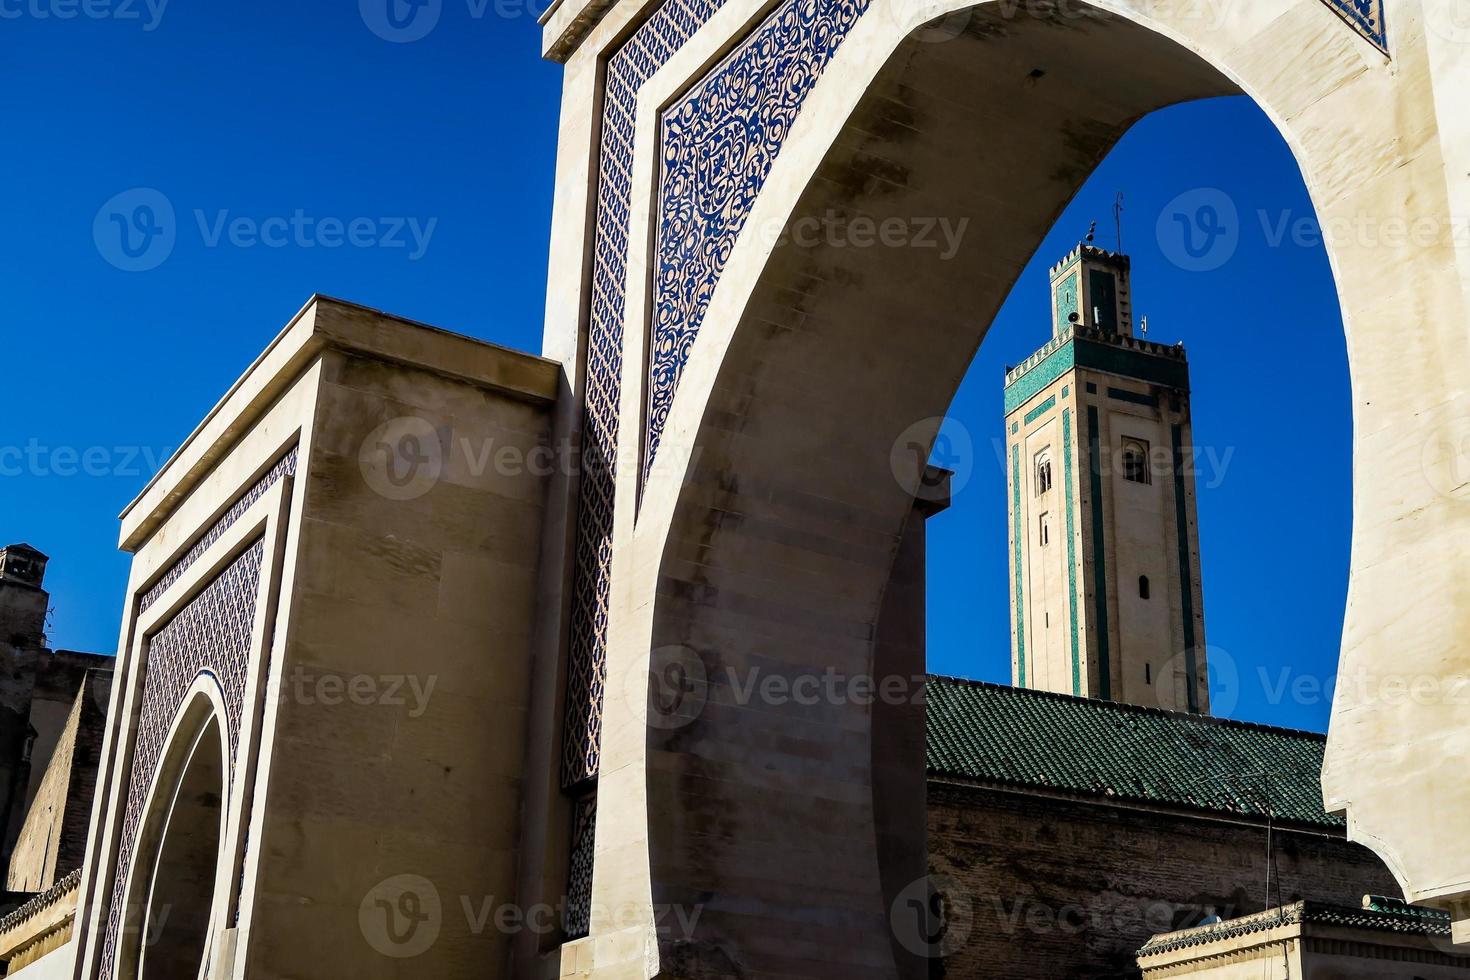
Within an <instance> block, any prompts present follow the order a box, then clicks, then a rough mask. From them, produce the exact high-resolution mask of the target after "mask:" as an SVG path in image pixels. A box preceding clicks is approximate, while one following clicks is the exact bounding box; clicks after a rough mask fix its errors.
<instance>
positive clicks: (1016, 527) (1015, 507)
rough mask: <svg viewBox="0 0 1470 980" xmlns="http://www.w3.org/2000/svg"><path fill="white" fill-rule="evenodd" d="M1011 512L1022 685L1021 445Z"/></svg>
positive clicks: (1015, 455) (1014, 464) (1014, 450)
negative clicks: (1012, 515) (1014, 542)
mask: <svg viewBox="0 0 1470 980" xmlns="http://www.w3.org/2000/svg"><path fill="white" fill-rule="evenodd" d="M1011 513H1013V514H1014V515H1015V519H1014V520H1012V521H1011V536H1012V537H1014V538H1015V539H1016V544H1015V549H1016V551H1015V559H1014V564H1015V569H1016V665H1017V667H1018V670H1017V679H1016V683H1018V684H1020V685H1021V686H1022V687H1025V686H1026V612H1025V610H1026V607H1025V605H1024V604H1023V602H1024V596H1023V594H1022V589H1021V571H1022V567H1021V535H1022V534H1024V533H1025V531H1026V529H1025V528H1024V527H1022V526H1021V447H1020V446H1012V447H1011Z"/></svg>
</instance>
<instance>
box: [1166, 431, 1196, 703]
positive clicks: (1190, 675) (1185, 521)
mask: <svg viewBox="0 0 1470 980" xmlns="http://www.w3.org/2000/svg"><path fill="white" fill-rule="evenodd" d="M1182 438H1183V437H1182V429H1181V427H1180V426H1179V425H1177V424H1175V425H1171V426H1170V427H1169V441H1170V445H1171V448H1172V449H1173V462H1174V524H1175V529H1176V530H1177V531H1178V537H1179V604H1180V607H1181V610H1180V614H1181V616H1182V617H1183V619H1184V675H1185V683H1186V685H1187V686H1188V688H1189V710H1190V711H1199V691H1198V690H1197V687H1198V684H1199V668H1198V666H1197V665H1196V663H1195V646H1194V644H1195V637H1194V576H1193V575H1192V574H1190V568H1191V566H1192V564H1193V563H1192V562H1190V560H1189V507H1188V504H1187V502H1186V501H1185V499H1184V447H1183V446H1182V445H1181V442H1182Z"/></svg>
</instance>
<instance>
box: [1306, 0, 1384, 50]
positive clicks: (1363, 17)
mask: <svg viewBox="0 0 1470 980" xmlns="http://www.w3.org/2000/svg"><path fill="white" fill-rule="evenodd" d="M1322 2H1323V3H1325V4H1327V6H1329V7H1331V8H1332V9H1333V10H1335V11H1337V13H1338V15H1339V16H1340V17H1342V19H1343V20H1345V21H1347V22H1348V23H1349V24H1351V25H1352V27H1353V29H1354V30H1355V31H1357V32H1358V33H1359V34H1361V35H1363V36H1364V37H1365V38H1367V39H1368V40H1369V41H1371V42H1372V43H1373V46H1374V47H1376V48H1377V49H1378V50H1379V51H1382V52H1383V53H1384V54H1388V23H1387V22H1386V21H1385V20H1384V17H1383V0H1322Z"/></svg>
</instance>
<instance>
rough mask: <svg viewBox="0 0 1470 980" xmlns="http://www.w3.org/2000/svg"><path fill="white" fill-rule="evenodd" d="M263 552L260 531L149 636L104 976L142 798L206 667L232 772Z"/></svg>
mask: <svg viewBox="0 0 1470 980" xmlns="http://www.w3.org/2000/svg"><path fill="white" fill-rule="evenodd" d="M264 558H265V541H264V539H261V540H259V541H257V542H255V544H253V545H251V546H250V547H248V548H246V550H245V551H244V552H243V553H242V554H241V555H240V557H238V558H236V559H235V561H234V562H233V563H231V564H230V565H229V567H227V568H226V569H224V571H222V572H220V574H219V575H218V576H217V577H216V578H215V579H214V580H213V581H212V582H210V583H209V584H208V585H207V586H205V587H204V589H203V590H202V591H201V592H200V593H199V594H198V595H197V596H195V597H194V599H193V600H192V601H190V602H189V604H188V605H186V606H184V608H183V609H181V610H179V612H178V613H177V614H175V615H174V617H173V618H172V619H170V620H169V621H168V623H167V624H166V625H164V626H163V628H161V629H160V630H159V631H158V632H157V633H155V634H154V635H153V637H152V638H151V639H150V640H149V641H148V644H147V652H146V654H145V656H144V658H143V662H142V664H141V665H140V667H141V669H142V670H143V691H142V699H141V702H140V707H139V708H138V715H137V723H136V727H135V729H134V732H135V735H134V742H133V760H132V767H131V771H130V772H129V773H128V774H127V776H126V777H125V779H126V781H127V796H126V801H127V802H126V804H125V808H124V811H123V825H122V834H121V836H120V837H119V839H118V852H117V866H116V870H115V872H114V874H113V881H112V892H111V901H110V904H109V908H108V913H107V931H106V933H105V935H104V939H103V943H102V962H101V968H100V970H99V971H98V976H99V977H100V978H102V980H112V977H113V975H114V972H113V971H114V969H115V964H116V960H117V952H118V943H119V938H120V933H121V929H122V918H123V911H124V909H123V901H124V898H125V895H124V888H125V887H126V883H127V878H128V872H129V870H130V869H131V868H132V864H133V858H134V848H135V847H136V846H137V836H138V831H139V828H140V827H141V825H142V822H143V817H144V813H143V806H144V804H145V803H146V802H147V796H148V790H149V787H150V786H151V784H152V782H153V779H154V775H155V773H156V771H157V769H158V764H159V762H160V760H161V759H162V756H163V751H164V740H165V739H166V738H167V736H168V730H169V726H170V725H172V724H173V721H174V717H175V716H176V715H177V714H178V712H179V708H180V707H181V706H182V702H183V698H184V694H185V693H186V692H187V691H188V690H189V686H190V685H191V684H193V683H194V679H195V678H196V677H198V676H199V675H200V674H201V673H207V674H210V675H212V676H213V677H214V678H215V680H216V681H217V682H218V683H219V686H220V690H221V692H222V694H223V698H224V702H225V715H226V717H225V718H224V719H223V724H224V726H225V728H226V729H227V731H226V732H225V736H226V739H227V745H228V748H229V757H230V778H231V779H233V776H234V771H235V765H236V757H235V756H236V750H237V748H238V747H239V740H240V727H241V726H240V721H241V713H242V711H243V706H244V701H245V685H246V680H247V677H248V675H249V668H250V632H251V626H252V624H253V623H254V622H255V609H256V604H257V602H258V600H259V595H260V576H261V567H262V564H263V562H264ZM124 731H126V729H124ZM227 788H228V787H227ZM226 805H228V804H226Z"/></svg>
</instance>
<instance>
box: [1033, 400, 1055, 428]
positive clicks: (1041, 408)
mask: <svg viewBox="0 0 1470 980" xmlns="http://www.w3.org/2000/svg"><path fill="white" fill-rule="evenodd" d="M1056 407H1057V396H1056V395H1052V396H1051V397H1050V398H1048V399H1047V400H1046V401H1044V402H1042V403H1041V404H1040V405H1037V406H1036V407H1035V408H1033V409H1032V410H1031V411H1029V412H1027V413H1026V424H1027V425H1030V424H1031V423H1032V422H1035V421H1036V420H1037V419H1039V418H1041V417H1042V416H1043V415H1045V414H1046V413H1047V412H1050V411H1051V410H1052V409H1054V408H1056Z"/></svg>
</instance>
